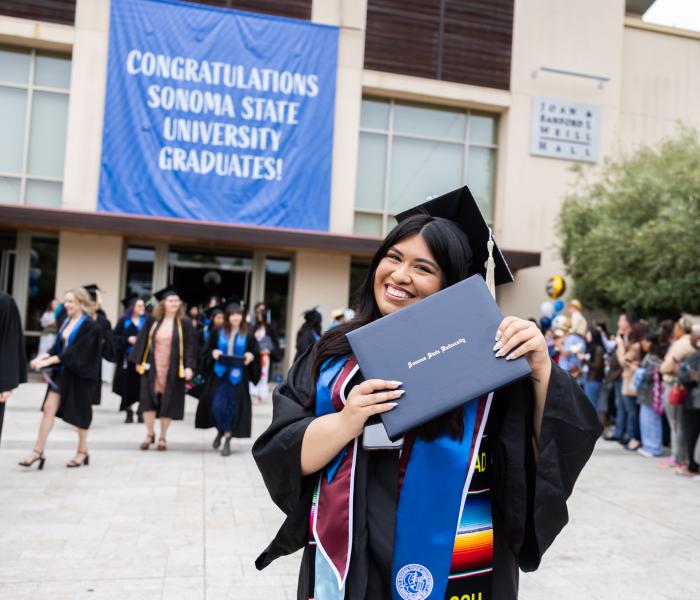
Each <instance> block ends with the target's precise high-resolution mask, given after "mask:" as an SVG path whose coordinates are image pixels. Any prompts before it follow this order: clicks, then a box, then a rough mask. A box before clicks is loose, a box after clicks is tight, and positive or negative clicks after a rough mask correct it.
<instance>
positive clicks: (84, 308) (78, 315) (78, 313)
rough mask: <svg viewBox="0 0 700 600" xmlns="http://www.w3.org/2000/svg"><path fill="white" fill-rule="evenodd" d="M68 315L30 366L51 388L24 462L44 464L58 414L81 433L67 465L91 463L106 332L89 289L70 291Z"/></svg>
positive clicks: (65, 302) (47, 392)
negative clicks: (90, 445)
mask: <svg viewBox="0 0 700 600" xmlns="http://www.w3.org/2000/svg"><path fill="white" fill-rule="evenodd" d="M63 305H64V307H65V309H66V319H65V320H64V321H63V324H62V325H61V329H60V330H59V332H58V334H57V335H56V341H55V342H54V346H53V348H51V350H50V351H49V353H48V354H46V355H43V356H38V357H37V358H35V359H34V360H33V361H32V362H31V363H30V366H31V367H32V369H34V370H35V371H41V372H42V373H43V375H44V378H45V379H46V380H47V383H48V387H47V389H46V396H45V397H44V402H43V404H42V411H43V415H42V418H41V424H40V426H39V433H38V435H37V441H36V444H35V446H34V450H33V451H32V454H31V455H30V456H28V457H27V458H26V459H25V460H23V461H21V462H20V463H19V464H20V465H21V466H23V467H30V466H31V465H32V464H34V463H35V462H37V461H38V462H39V468H40V469H41V468H42V467H43V465H44V460H45V459H44V447H45V445H46V440H47V438H48V436H49V432H50V431H51V428H52V427H53V422H54V417H59V418H60V419H63V420H64V421H65V422H66V423H68V424H70V425H73V426H74V427H75V428H76V429H77V431H78V450H77V452H76V454H75V457H74V458H73V459H72V460H71V461H69V462H68V463H67V464H66V466H67V467H80V466H82V465H86V466H87V465H88V464H89V460H90V457H89V455H88V448H87V434H88V429H89V428H90V424H91V422H92V406H93V405H94V404H97V399H99V396H100V387H101V385H102V382H101V380H100V361H101V360H102V355H101V345H102V334H101V331H100V328H99V326H98V324H97V323H96V322H95V321H94V320H93V318H92V311H93V310H94V305H93V303H92V300H91V299H90V295H89V294H88V292H87V291H86V290H85V289H84V288H74V289H72V290H69V291H68V292H66V297H65V300H64V302H63Z"/></svg>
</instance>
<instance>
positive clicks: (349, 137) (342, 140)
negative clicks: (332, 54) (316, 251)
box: [311, 0, 367, 233]
mask: <svg viewBox="0 0 700 600" xmlns="http://www.w3.org/2000/svg"><path fill="white" fill-rule="evenodd" d="M366 14H367V0H314V2H313V4H312V6H311V20H312V21H314V22H315V23H324V24H326V25H335V26H337V27H340V33H339V38H338V70H337V79H336V90H335V116H334V125H333V170H332V175H331V210H330V231H333V232H335V233H352V226H353V215H354V207H355V173H356V171H357V151H358V147H359V143H360V139H359V135H358V134H357V132H358V130H359V128H360V109H361V107H362V70H363V67H364V52H365V23H366Z"/></svg>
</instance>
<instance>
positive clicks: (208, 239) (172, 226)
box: [0, 205, 540, 270]
mask: <svg viewBox="0 0 700 600" xmlns="http://www.w3.org/2000/svg"><path fill="white" fill-rule="evenodd" d="M0 225H9V226H12V227H16V228H19V229H32V230H39V231H51V232H56V231H75V232H82V233H92V234H96V233H97V234H105V235H123V236H128V237H131V238H138V239H144V238H145V239H149V240H163V241H169V242H171V243H172V242H173V241H177V242H183V243H197V242H200V243H206V244H207V245H210V244H215V243H216V244H221V245H229V246H236V247H241V246H242V247H247V248H261V247H262V248H266V249H270V250H287V251H288V250H321V251H325V252H338V253H343V254H351V255H353V256H356V257H358V258H363V257H370V256H372V254H374V252H375V251H376V249H377V247H378V246H379V243H380V241H381V240H380V239H378V238H374V237H364V236H358V235H342V234H337V233H327V232H320V231H307V230H302V229H281V228H275V227H257V226H251V225H234V224H230V223H212V222H207V221H192V220H187V219H173V218H168V217H147V216H141V215H127V214H116V213H102V212H83V211H74V210H64V209H57V208H39V207H33V206H13V205H4V206H3V205H0ZM503 253H504V254H505V258H506V260H507V261H508V264H509V265H510V267H511V269H513V270H518V269H524V268H526V267H535V266H538V265H539V264H540V253H539V252H525V251H520V250H504V251H503Z"/></svg>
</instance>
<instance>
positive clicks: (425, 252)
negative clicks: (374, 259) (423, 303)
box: [374, 234, 442, 315]
mask: <svg viewBox="0 0 700 600" xmlns="http://www.w3.org/2000/svg"><path fill="white" fill-rule="evenodd" d="M441 288H442V271H441V270H440V267H439V266H438V265H437V262H436V261H435V258H433V255H432V253H431V252H430V249H429V248H428V245H427V244H426V243H425V240H424V239H423V238H422V237H421V236H420V235H418V234H416V235H412V236H410V237H407V238H404V239H403V240H401V241H400V242H397V243H396V244H394V245H393V246H392V247H391V248H389V250H387V253H386V254H385V255H384V257H383V258H382V259H381V260H380V261H379V265H378V266H377V270H376V272H375V274H374V299H375V301H376V303H377V306H378V307H379V312H381V313H382V315H388V314H391V313H393V312H396V311H397V310H400V309H402V308H405V307H406V306H409V305H410V304H414V303H415V302H418V301H419V300H421V299H423V298H427V297H428V296H430V295H431V294H434V293H435V292H437V291H439V290H440V289H441Z"/></svg>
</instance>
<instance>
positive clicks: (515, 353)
mask: <svg viewBox="0 0 700 600" xmlns="http://www.w3.org/2000/svg"><path fill="white" fill-rule="evenodd" d="M493 349H494V351H495V352H496V356H497V357H498V358H500V357H503V356H505V357H506V360H513V359H515V358H519V357H520V356H524V357H525V358H526V360H527V362H528V364H529V365H530V368H531V369H532V375H531V377H532V379H535V380H537V379H542V377H543V376H546V377H547V379H548V378H549V373H550V371H551V360H550V358H549V352H548V350H547V341H546V340H545V339H544V336H543V335H542V332H541V331H540V328H539V327H537V325H535V323H533V322H532V321H526V320H525V319H519V318H518V317H506V318H505V319H503V321H501V324H500V325H499V326H498V331H497V333H496V345H495V346H494V347H493Z"/></svg>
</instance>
